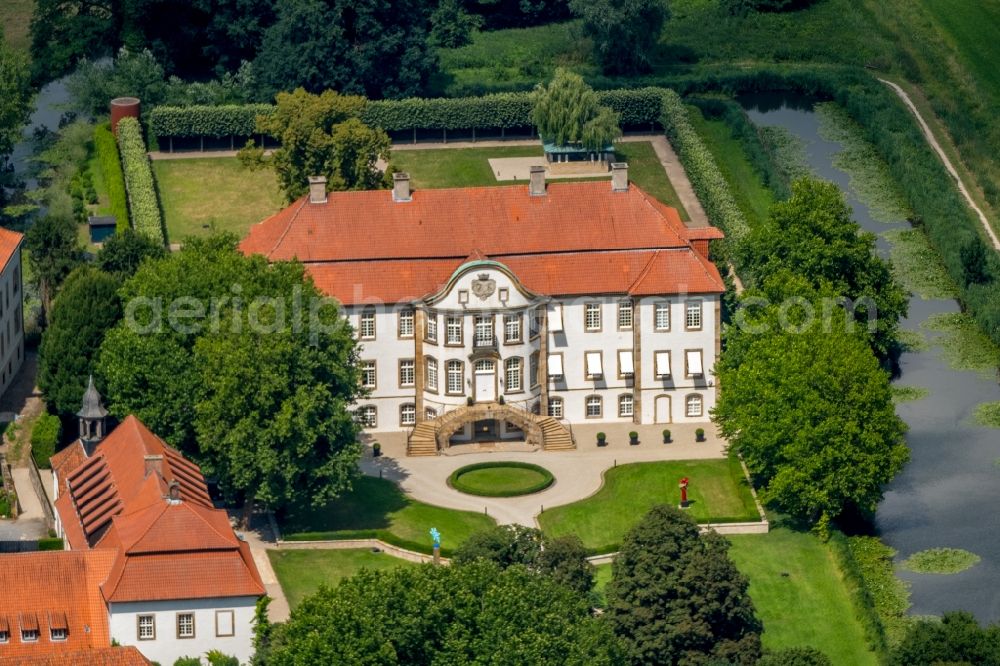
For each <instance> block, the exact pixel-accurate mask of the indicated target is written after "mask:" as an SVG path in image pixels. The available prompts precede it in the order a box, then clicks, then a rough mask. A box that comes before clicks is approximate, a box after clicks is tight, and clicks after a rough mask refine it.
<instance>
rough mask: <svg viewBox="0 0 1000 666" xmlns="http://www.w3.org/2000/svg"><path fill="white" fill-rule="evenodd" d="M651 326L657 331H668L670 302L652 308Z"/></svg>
mask: <svg viewBox="0 0 1000 666" xmlns="http://www.w3.org/2000/svg"><path fill="white" fill-rule="evenodd" d="M653 325H654V326H655V327H656V330H657V331H669V330H670V302H669V301H663V302H661V303H657V304H656V305H654V306H653Z"/></svg>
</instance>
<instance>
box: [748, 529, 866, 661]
mask: <svg viewBox="0 0 1000 666" xmlns="http://www.w3.org/2000/svg"><path fill="white" fill-rule="evenodd" d="M729 540H730V542H731V543H732V544H733V547H732V549H731V550H730V551H729V555H730V557H732V559H733V561H734V562H736V566H737V567H738V568H739V570H740V571H741V572H743V573H744V574H745V575H746V576H747V577H748V578H749V579H750V598H751V599H752V600H753V603H754V607H755V608H756V610H757V616H758V617H759V618H760V619H761V621H762V622H763V623H764V635H763V637H762V638H763V641H764V646H765V647H769V648H775V649H778V648H785V647H795V646H812V647H815V648H818V649H820V650H822V651H823V652H824V653H825V654H826V655H827V656H828V657H830V659H831V660H833V663H834V664H836V665H838V666H840V665H843V666H861V665H863V664H872V665H874V664H876V663H877V660H876V658H875V655H874V654H873V653H871V652H870V651H868V649H867V647H866V644H865V636H864V631H863V629H862V627H861V624H860V623H859V622H858V620H857V618H856V616H855V613H854V607H853V605H852V603H851V598H850V596H849V594H848V591H847V588H846V587H845V585H844V581H843V579H842V578H841V576H840V574H839V570H838V568H837V563H836V561H835V560H834V557H833V553H832V552H831V551H830V547H829V546H828V545H826V544H825V543H823V542H822V541H821V540H820V539H819V538H818V537H816V536H815V535H812V534H808V533H803V532H793V531H791V530H788V529H785V528H777V529H772V530H771V532H770V533H769V534H747V535H740V536H731V537H729Z"/></svg>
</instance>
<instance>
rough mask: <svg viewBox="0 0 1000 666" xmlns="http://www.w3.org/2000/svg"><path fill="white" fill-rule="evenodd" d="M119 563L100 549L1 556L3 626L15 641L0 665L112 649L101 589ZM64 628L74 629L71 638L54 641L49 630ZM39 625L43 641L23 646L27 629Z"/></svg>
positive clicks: (2, 652) (4, 649)
mask: <svg viewBox="0 0 1000 666" xmlns="http://www.w3.org/2000/svg"><path fill="white" fill-rule="evenodd" d="M114 559H115V553H113V552H109V551H96V550H95V551H54V552H39V553H17V554H9V555H2V556H0V560H2V566H0V590H3V593H2V594H0V626H2V625H7V627H8V629H9V632H10V640H9V641H8V642H7V643H3V644H0V662H2V660H4V659H8V658H9V659H13V660H14V661H15V662H17V663H23V659H24V658H25V657H27V656H31V655H37V656H45V655H62V654H63V653H65V652H66V651H73V650H85V649H90V648H96V647H104V646H107V645H109V644H110V643H111V638H110V636H109V633H108V615H107V611H106V610H105V606H104V599H103V598H102V596H101V592H100V585H101V584H102V583H103V582H104V581H105V580H106V578H107V576H108V573H109V572H110V570H111V567H112V564H113V562H114ZM60 626H65V627H66V628H67V629H68V630H69V631H68V633H67V637H66V640H64V641H58V642H53V641H52V640H51V639H50V634H49V630H50V628H52V627H56V628H59V627H60ZM35 627H37V628H38V629H39V636H38V640H37V641H35V642H31V643H23V642H22V641H21V629H22V628H25V629H28V628H35Z"/></svg>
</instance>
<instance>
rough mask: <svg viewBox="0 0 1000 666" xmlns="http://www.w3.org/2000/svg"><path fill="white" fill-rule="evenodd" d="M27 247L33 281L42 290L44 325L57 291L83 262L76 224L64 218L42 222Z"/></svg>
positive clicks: (30, 232)
mask: <svg viewBox="0 0 1000 666" xmlns="http://www.w3.org/2000/svg"><path fill="white" fill-rule="evenodd" d="M24 247H25V249H27V250H28V252H29V253H30V261H31V279H32V280H33V282H34V284H35V285H36V286H37V287H38V294H39V297H40V299H41V301H42V320H43V321H44V320H45V318H46V317H47V316H48V313H49V312H50V311H51V310H52V299H53V298H55V295H56V290H58V289H59V286H60V285H61V284H62V282H63V280H65V279H66V276H68V275H69V274H70V272H71V271H72V270H73V269H74V268H76V266H78V265H79V264H80V261H81V254H80V246H79V243H78V241H77V238H76V224H75V223H74V222H73V220H72V219H70V218H67V217H63V216H55V215H47V216H45V217H42V218H39V219H38V220H36V221H35V223H34V224H32V225H31V227H30V228H29V229H28V232H27V233H26V234H25V238H24Z"/></svg>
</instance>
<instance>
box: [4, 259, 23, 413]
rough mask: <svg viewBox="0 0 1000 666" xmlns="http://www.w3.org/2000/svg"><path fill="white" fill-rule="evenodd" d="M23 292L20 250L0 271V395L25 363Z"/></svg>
mask: <svg viewBox="0 0 1000 666" xmlns="http://www.w3.org/2000/svg"><path fill="white" fill-rule="evenodd" d="M23 297H24V290H23V289H22V288H21V247H20V245H18V247H17V249H16V250H15V251H14V253H13V255H11V258H10V260H9V261H8V262H7V265H6V266H4V268H3V271H2V272H0V395H3V394H4V393H5V392H6V391H7V388H8V387H9V386H10V384H11V382H12V381H13V379H14V375H16V374H17V371H18V370H20V368H21V363H22V362H23V361H24V315H23V309H24V308H23V304H22V303H23Z"/></svg>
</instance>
